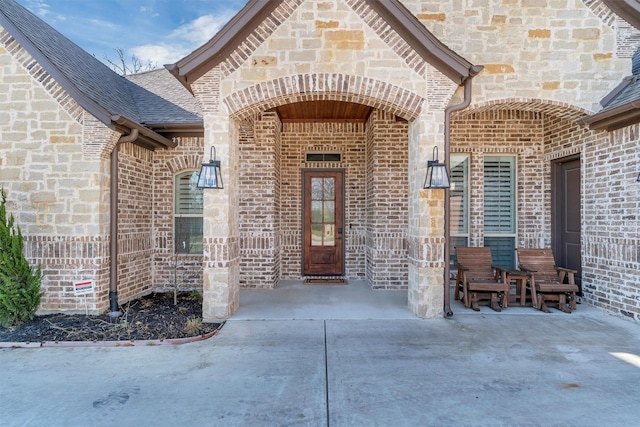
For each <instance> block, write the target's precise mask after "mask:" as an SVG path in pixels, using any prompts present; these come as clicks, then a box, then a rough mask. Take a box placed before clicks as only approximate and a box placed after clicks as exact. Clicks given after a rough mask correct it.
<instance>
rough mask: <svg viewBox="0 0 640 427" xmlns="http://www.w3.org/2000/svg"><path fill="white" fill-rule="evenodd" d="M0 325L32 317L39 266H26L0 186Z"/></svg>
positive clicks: (39, 279) (36, 304)
mask: <svg viewBox="0 0 640 427" xmlns="http://www.w3.org/2000/svg"><path fill="white" fill-rule="evenodd" d="M0 194H1V196H2V198H1V200H0V326H4V327H7V326H12V325H17V324H20V323H23V322H26V321H28V320H31V319H33V317H34V316H35V313H36V310H37V309H38V307H39V306H40V297H41V296H42V293H41V292H40V284H41V282H42V272H41V271H40V267H38V268H37V269H35V271H34V269H33V268H32V267H31V266H30V265H29V263H28V262H27V259H26V258H25V256H24V253H23V251H22V249H23V246H24V242H23V240H22V232H21V231H20V227H19V226H14V218H13V214H11V215H9V217H7V210H6V201H7V195H6V193H5V191H4V189H0Z"/></svg>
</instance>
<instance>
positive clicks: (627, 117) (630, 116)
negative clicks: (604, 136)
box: [578, 100, 640, 131]
mask: <svg viewBox="0 0 640 427" xmlns="http://www.w3.org/2000/svg"><path fill="white" fill-rule="evenodd" d="M639 121H640V100H635V101H632V102H628V103H626V104H622V105H620V106H618V107H615V108H611V109H610V110H606V111H603V112H600V113H596V114H593V115H591V116H587V117H583V118H582V119H580V120H578V124H579V125H582V126H589V129H591V130H607V131H612V130H616V129H620V128H623V127H625V126H629V125H632V124H634V123H638V122H639Z"/></svg>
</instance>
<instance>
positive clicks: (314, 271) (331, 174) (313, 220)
mask: <svg viewBox="0 0 640 427" xmlns="http://www.w3.org/2000/svg"><path fill="white" fill-rule="evenodd" d="M343 181H344V175H343V171H341V170H305V171H303V172H302V182H303V184H302V189H303V190H302V191H303V230H302V232H303V236H304V239H303V246H304V248H303V255H302V259H303V264H304V265H303V275H305V276H307V275H316V276H340V275H342V274H344V257H343V253H344V246H343V240H342V236H343V217H344V212H343V199H344V189H343Z"/></svg>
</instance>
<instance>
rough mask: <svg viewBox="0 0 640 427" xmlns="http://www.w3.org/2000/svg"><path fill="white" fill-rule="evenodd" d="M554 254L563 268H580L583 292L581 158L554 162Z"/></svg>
mask: <svg viewBox="0 0 640 427" xmlns="http://www.w3.org/2000/svg"><path fill="white" fill-rule="evenodd" d="M553 178H554V181H555V182H554V185H553V187H554V191H555V197H554V202H555V206H554V215H553V219H554V227H553V228H554V235H553V240H554V255H555V258H556V263H557V264H558V266H560V267H565V268H572V269H574V270H577V271H578V274H576V284H577V285H578V286H579V287H580V290H581V291H582V286H581V281H582V259H581V252H582V250H581V244H580V217H581V214H580V206H581V201H580V159H572V160H569V161H559V162H557V163H555V164H554V174H553Z"/></svg>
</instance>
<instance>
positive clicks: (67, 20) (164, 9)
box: [17, 0, 246, 66]
mask: <svg viewBox="0 0 640 427" xmlns="http://www.w3.org/2000/svg"><path fill="white" fill-rule="evenodd" d="M17 2H18V3H20V4H21V5H22V6H24V7H26V8H27V9H29V10H30V11H31V12H33V13H34V14H35V15H37V16H38V17H40V18H41V19H43V20H44V21H45V22H47V23H48V24H49V25H51V26H52V27H54V28H55V29H56V30H58V31H59V32H61V33H62V34H64V35H65V36H66V37H67V38H69V39H71V40H72V41H73V42H74V43H76V44H78V45H79V46H80V47H82V48H83V49H84V50H86V51H87V52H89V53H91V54H93V55H95V56H96V58H98V59H99V60H101V61H103V62H105V57H109V58H111V59H112V60H113V59H116V58H117V53H116V52H115V50H114V49H116V48H120V49H123V50H124V52H125V54H126V56H127V57H128V58H129V57H130V56H131V55H135V56H137V57H138V58H139V59H140V60H141V61H142V63H143V64H147V63H148V62H150V63H152V64H156V65H158V66H162V65H164V64H170V63H174V62H176V61H177V60H179V59H181V58H183V57H184V56H186V55H187V54H189V53H190V52H192V51H193V50H194V49H196V48H197V47H199V46H200V45H202V44H204V43H205V42H206V41H207V40H209V39H210V38H211V37H212V36H213V35H214V34H215V33H217V32H218V31H219V30H220V28H222V26H223V25H224V24H226V23H227V22H228V21H229V20H230V19H231V18H232V17H233V16H234V15H235V14H236V13H237V12H238V11H239V10H240V9H241V8H242V7H243V6H244V5H245V3H246V0H17Z"/></svg>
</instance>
